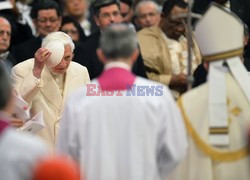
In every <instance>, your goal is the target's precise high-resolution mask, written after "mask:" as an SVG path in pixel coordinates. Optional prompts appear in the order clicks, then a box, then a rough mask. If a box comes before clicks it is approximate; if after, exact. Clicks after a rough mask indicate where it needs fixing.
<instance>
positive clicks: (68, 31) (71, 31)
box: [62, 29, 78, 34]
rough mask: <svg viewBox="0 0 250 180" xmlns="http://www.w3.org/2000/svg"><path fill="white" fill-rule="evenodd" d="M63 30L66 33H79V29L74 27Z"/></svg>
mask: <svg viewBox="0 0 250 180" xmlns="http://www.w3.org/2000/svg"><path fill="white" fill-rule="evenodd" d="M62 31H63V32H65V33H66V34H78V31H77V30H74V29H65V30H62Z"/></svg>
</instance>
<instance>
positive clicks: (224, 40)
mask: <svg viewBox="0 0 250 180" xmlns="http://www.w3.org/2000/svg"><path fill="white" fill-rule="evenodd" d="M243 31H244V27H243V23H242V22H241V21H240V19H239V18H238V17H237V16H236V15H234V14H233V13H231V12H229V11H227V10H225V9H224V8H223V7H222V6H219V5H217V4H214V3H213V4H211V6H210V7H209V9H208V10H207V12H206V13H205V14H204V16H203V17H202V19H200V20H199V22H198V23H197V25H196V28H195V37H196V40H197V43H198V45H199V47H200V51H201V54H202V56H203V60H204V61H208V62H210V63H209V73H208V83H209V85H208V87H209V95H208V97H209V102H208V103H209V121H210V122H209V123H210V136H209V140H210V144H212V145H217V146H227V145H229V143H230V142H229V136H228V117H227V116H228V113H227V98H226V79H225V78H226V73H227V72H230V73H231V75H232V76H233V77H234V79H235V80H236V81H237V82H238V84H239V86H240V88H241V90H242V91H243V93H244V94H245V95H246V97H247V99H248V101H249V102H250V78H249V76H248V73H247V70H246V69H245V67H244V66H243V64H242V62H241V59H240V57H241V56H242V53H243V44H244V43H243V37H244V33H243ZM248 82H249V83H248Z"/></svg>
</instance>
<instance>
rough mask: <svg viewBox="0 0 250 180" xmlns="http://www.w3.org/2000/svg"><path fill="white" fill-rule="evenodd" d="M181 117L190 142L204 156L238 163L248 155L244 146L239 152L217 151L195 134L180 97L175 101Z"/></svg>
mask: <svg viewBox="0 0 250 180" xmlns="http://www.w3.org/2000/svg"><path fill="white" fill-rule="evenodd" d="M177 103H178V105H179V107H180V110H181V113H182V117H183V119H184V122H185V125H186V128H187V131H188V134H189V135H190V136H191V138H192V140H193V141H194V143H195V145H196V146H197V147H198V149H200V150H201V151H202V152H203V153H204V154H206V155H207V156H209V157H210V158H211V159H212V160H214V161H219V162H224V163H225V162H234V161H238V160H240V159H242V158H245V157H247V156H248V155H249V154H250V153H249V151H248V148H247V147H246V146H245V147H243V148H241V149H239V150H236V151H222V150H217V149H215V148H214V147H212V146H211V145H209V144H207V143H206V142H205V141H204V140H203V139H202V138H201V137H200V135H199V134H198V133H197V131H196V130H195V129H194V127H193V126H192V124H191V123H190V121H189V120H188V117H187V115H186V112H185V111H184V108H183V106H182V97H180V98H179V99H178V101H177Z"/></svg>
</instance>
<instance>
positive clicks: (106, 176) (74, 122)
mask: <svg viewBox="0 0 250 180" xmlns="http://www.w3.org/2000/svg"><path fill="white" fill-rule="evenodd" d="M114 69H116V70H114ZM117 69H118V70H117ZM121 69H122V68H120V69H119V68H111V69H109V70H107V71H106V72H104V73H103V75H102V76H104V79H105V78H106V77H107V78H109V79H108V80H107V81H113V82H115V80H116V79H119V76H124V77H125V76H126V77H128V78H127V79H129V77H130V76H131V75H129V74H131V73H130V72H129V71H127V72H125V71H124V72H123V73H122V72H121V71H123V70H124V69H123V70H121ZM114 71H115V72H114ZM121 74H122V75H121ZM110 77H112V78H110ZM120 79H122V78H120ZM124 79H126V78H124ZM99 82H100V81H98V80H96V79H95V80H93V81H92V85H97V86H100V83H99ZM107 84H108V83H107ZM117 84H119V83H115V85H117ZM133 84H136V87H137V89H136V91H137V90H138V86H144V87H153V86H154V87H157V86H158V87H159V86H161V87H162V92H163V93H162V95H159V96H156V95H155V94H154V95H153V96H146V95H143V96H139V95H138V91H137V95H135V96H127V93H128V91H126V90H123V91H121V93H123V96H116V95H113V96H86V93H87V92H86V91H87V87H88V85H87V87H86V88H85V89H81V90H79V91H78V92H76V93H75V94H73V95H72V96H71V97H70V98H69V100H68V102H67V104H66V108H65V112H64V116H63V119H62V122H61V129H60V133H59V140H58V141H59V144H58V148H59V151H60V152H62V153H66V154H68V155H70V156H71V157H73V159H75V160H76V161H77V162H78V163H79V164H80V167H81V171H82V173H84V174H86V177H87V180H160V179H165V177H166V176H167V175H168V174H169V173H170V172H171V171H172V170H173V169H174V168H175V167H176V165H177V164H178V162H179V161H180V160H181V159H182V158H183V156H184V155H185V153H186V149H187V137H186V131H185V128H184V124H183V121H182V118H181V115H180V112H179V109H178V107H177V106H176V104H175V101H174V99H173V97H172V96H171V94H170V92H169V89H168V88H167V87H166V86H164V85H161V84H159V83H156V82H153V81H149V80H146V79H142V78H138V77H135V81H134V82H133ZM113 85H114V83H113ZM115 85H114V86H115ZM101 86H102V85H101ZM104 86H105V84H104ZM118 86H119V85H118ZM159 89H161V88H159ZM144 92H145V89H144ZM158 92H160V91H158ZM116 93H118V92H115V94H116Z"/></svg>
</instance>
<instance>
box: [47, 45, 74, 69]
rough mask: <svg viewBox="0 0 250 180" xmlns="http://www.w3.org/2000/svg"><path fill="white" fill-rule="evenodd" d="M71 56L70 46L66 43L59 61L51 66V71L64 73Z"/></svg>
mask: <svg viewBox="0 0 250 180" xmlns="http://www.w3.org/2000/svg"><path fill="white" fill-rule="evenodd" d="M72 58H73V53H72V50H71V46H70V45H68V44H67V45H65V50H64V55H63V58H62V60H61V62H60V63H59V64H58V65H57V66H56V67H53V68H52V72H53V73H56V74H64V73H65V72H66V71H67V69H68V67H69V64H70V62H71V60H72Z"/></svg>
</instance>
